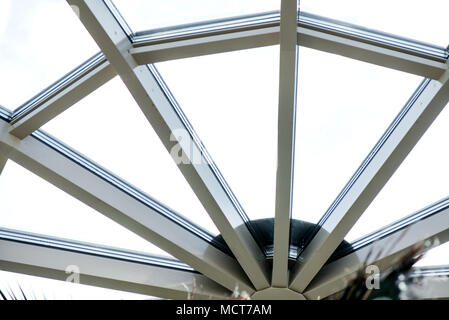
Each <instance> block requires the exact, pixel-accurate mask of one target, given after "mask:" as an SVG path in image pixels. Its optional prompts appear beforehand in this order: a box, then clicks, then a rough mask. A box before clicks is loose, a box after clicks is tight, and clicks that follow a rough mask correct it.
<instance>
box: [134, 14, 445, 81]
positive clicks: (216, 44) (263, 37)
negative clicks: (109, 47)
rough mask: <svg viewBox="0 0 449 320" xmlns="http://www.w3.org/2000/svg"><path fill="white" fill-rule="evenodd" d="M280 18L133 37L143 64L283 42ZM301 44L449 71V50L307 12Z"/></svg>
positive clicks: (430, 72)
mask: <svg viewBox="0 0 449 320" xmlns="http://www.w3.org/2000/svg"><path fill="white" fill-rule="evenodd" d="M279 32H280V18H279V15H278V14H261V15H260V16H259V17H253V18H251V19H245V18H243V19H238V18H237V19H235V20H227V21H224V22H222V23H216V22H215V23H207V22H206V23H204V24H200V25H199V26H196V27H173V28H171V29H170V30H169V31H161V32H151V33H148V34H145V33H141V34H139V35H138V36H135V37H133V49H131V52H132V54H133V56H134V57H135V60H136V61H137V63H138V64H150V63H155V62H162V61H167V60H172V59H182V58H189V57H194V56H201V55H205V54H213V53H221V52H228V51H234V50H242V49H249V48H257V47H262V46H269V45H275V44H279V42H280V40H279V39H280V35H279ZM297 32H298V34H297V36H298V44H299V45H300V46H304V47H308V48H312V49H317V50H321V51H324V52H329V53H334V54H338V55H342V56H345V57H348V58H352V59H356V60H361V61H364V62H368V63H372V64H376V65H379V66H383V67H387V68H391V69H395V70H400V71H404V72H408V73H412V74H416V75H419V76H422V77H427V78H431V79H439V78H440V77H441V76H442V74H443V73H444V72H445V71H446V70H447V69H448V65H447V56H448V52H447V50H446V49H444V48H440V47H436V46H432V45H428V44H424V43H420V42H417V41H413V40H410V39H405V38H401V37H397V36H395V35H390V34H385V33H381V32H378V31H374V30H368V29H366V28H363V27H360V26H356V25H351V24H348V23H345V22H341V21H336V20H331V19H328V18H324V17H320V16H316V15H312V14H308V13H305V12H302V13H301V14H300V16H299V23H298V28H297Z"/></svg>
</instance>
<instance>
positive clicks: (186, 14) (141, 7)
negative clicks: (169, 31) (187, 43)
mask: <svg viewBox="0 0 449 320" xmlns="http://www.w3.org/2000/svg"><path fill="white" fill-rule="evenodd" d="M114 4H115V6H116V7H117V9H118V10H119V11H120V13H121V14H122V16H123V17H124V18H125V20H126V21H127V23H128V24H129V26H130V27H131V29H133V31H143V30H150V29H159V28H165V27H170V26H175V25H181V24H191V23H196V22H202V21H208V20H215V19H224V18H230V17H235V16H242V15H250V14H255V13H261V12H268V11H279V9H280V1H279V0H258V1H251V0H190V1H185V0H164V1H157V0H134V1H129V0H114Z"/></svg>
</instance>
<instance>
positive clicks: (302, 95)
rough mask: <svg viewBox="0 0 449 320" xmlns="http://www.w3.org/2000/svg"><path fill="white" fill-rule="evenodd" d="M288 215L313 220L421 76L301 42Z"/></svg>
mask: <svg viewBox="0 0 449 320" xmlns="http://www.w3.org/2000/svg"><path fill="white" fill-rule="evenodd" d="M298 69H299V70H298V76H299V78H298V107H297V108H298V109H297V121H296V131H297V133H296V150H295V177H294V188H293V193H294V198H293V199H294V201H293V218H295V219H300V220H305V221H308V222H312V223H317V222H318V220H319V219H320V218H321V217H322V216H323V214H324V213H325V211H326V210H327V209H328V207H329V206H330V204H331V203H332V202H333V201H334V199H335V198H336V197H337V195H338V193H339V192H340V191H341V190H342V189H343V187H344V186H345V184H346V183H347V182H348V180H349V179H350V178H351V176H352V175H353V174H354V172H355V171H356V169H357V168H358V167H359V165H360V164H361V163H362V161H363V160H364V159H365V157H366V156H367V155H368V153H369V152H370V151H371V149H372V147H374V145H375V144H376V142H377V141H378V140H379V138H380V137H381V136H382V134H383V133H384V131H385V130H386V129H387V127H388V126H389V124H390V123H391V122H392V121H393V119H394V117H395V116H396V114H397V113H398V112H399V111H400V110H401V108H402V107H403V106H404V104H405V103H406V102H407V100H408V99H409V97H410V96H411V94H412V93H413V92H414V90H415V89H416V88H417V87H418V85H419V83H420V81H421V78H419V77H417V76H414V75H410V74H407V73H403V72H399V71H395V70H391V69H387V68H383V67H378V66H375V65H372V64H368V63H364V62H360V61H356V60H353V59H349V58H345V57H341V56H338V55H333V54H328V53H324V52H320V51H316V50H312V49H307V48H303V47H300V49H299V66H298Z"/></svg>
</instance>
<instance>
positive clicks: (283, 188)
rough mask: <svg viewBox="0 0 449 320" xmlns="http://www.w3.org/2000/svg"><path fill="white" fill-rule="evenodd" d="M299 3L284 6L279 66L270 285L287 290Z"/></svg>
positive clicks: (287, 0) (292, 1) (291, 1)
mask: <svg viewBox="0 0 449 320" xmlns="http://www.w3.org/2000/svg"><path fill="white" fill-rule="evenodd" d="M298 10H299V4H298V1H297V0H282V2H281V36H280V66H279V106H278V143H277V171H276V205H275V219H274V252H273V274H272V280H271V285H272V286H273V287H277V288H286V287H287V286H288V280H289V272H288V257H289V249H290V218H291V216H292V202H293V172H294V161H295V133H296V90H297V82H298V45H297V34H296V25H297V21H298Z"/></svg>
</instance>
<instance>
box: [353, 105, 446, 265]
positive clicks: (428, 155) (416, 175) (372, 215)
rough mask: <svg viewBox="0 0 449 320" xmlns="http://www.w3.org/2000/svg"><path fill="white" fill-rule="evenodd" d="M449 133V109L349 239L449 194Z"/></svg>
mask: <svg viewBox="0 0 449 320" xmlns="http://www.w3.org/2000/svg"><path fill="white" fill-rule="evenodd" d="M448 135H449V110H447V109H443V111H442V112H441V114H440V115H439V116H438V117H437V119H436V120H435V122H434V123H433V124H432V125H431V126H430V128H429V129H428V130H427V132H426V133H425V134H424V136H423V137H422V138H421V140H420V141H418V143H417V144H416V146H415V147H414V148H413V150H412V151H411V152H410V154H409V155H408V156H407V158H406V159H405V160H404V162H403V163H402V165H401V166H400V167H399V168H398V169H397V170H396V172H395V173H394V175H393V176H392V177H391V179H390V180H389V181H388V182H387V184H386V185H385V187H384V188H383V189H382V190H381V191H380V192H379V194H378V195H377V197H376V198H375V199H374V201H373V202H372V203H371V205H370V206H369V207H368V208H367V209H366V211H365V212H364V213H363V215H362V217H361V218H360V219H359V221H357V223H356V224H355V225H354V227H353V229H352V230H351V231H350V232H349V234H348V237H347V238H348V239H350V240H351V241H352V240H354V239H356V238H359V237H361V236H363V235H365V234H367V233H369V232H372V231H375V230H377V229H379V228H381V227H383V226H386V225H388V224H390V223H392V222H394V221H396V220H398V219H401V218H403V217H406V216H408V215H410V214H412V213H413V212H416V211H418V210H420V209H422V208H424V207H427V206H428V205H430V204H432V203H434V202H436V201H438V200H440V199H443V198H446V197H448V196H449V168H448V166H447V164H448V163H449V150H448V149H447V148H446V145H447V137H448ZM448 262H449V260H448Z"/></svg>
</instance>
